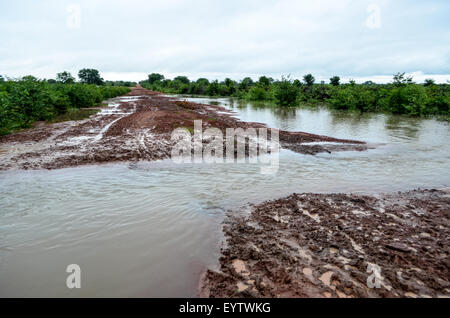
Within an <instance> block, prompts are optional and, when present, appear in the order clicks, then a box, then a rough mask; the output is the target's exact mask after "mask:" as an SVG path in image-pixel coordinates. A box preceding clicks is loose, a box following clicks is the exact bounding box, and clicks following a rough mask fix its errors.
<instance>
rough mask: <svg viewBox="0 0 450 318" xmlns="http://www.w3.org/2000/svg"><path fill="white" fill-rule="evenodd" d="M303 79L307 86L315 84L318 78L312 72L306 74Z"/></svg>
mask: <svg viewBox="0 0 450 318" xmlns="http://www.w3.org/2000/svg"><path fill="white" fill-rule="evenodd" d="M303 81H304V82H305V83H306V86H313V84H314V82H315V81H316V79H315V78H314V76H312V74H306V75H305V76H303Z"/></svg>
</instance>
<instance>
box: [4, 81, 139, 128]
mask: <svg viewBox="0 0 450 318" xmlns="http://www.w3.org/2000/svg"><path fill="white" fill-rule="evenodd" d="M129 91H130V89H129V88H126V87H118V86H97V85H90V84H82V83H74V84H62V83H55V84H51V83H49V82H48V81H45V80H38V79H36V78H35V77H32V76H26V77H24V78H22V79H21V80H17V81H3V82H0V134H6V133H8V132H10V131H12V130H16V129H20V128H25V127H29V126H30V125H31V123H33V122H35V121H38V120H50V119H53V118H55V117H56V116H57V115H61V114H64V113H66V112H67V110H68V109H72V108H83V107H92V106H95V105H98V104H99V103H100V102H101V101H102V100H104V99H107V98H112V97H115V96H119V95H124V94H126V93H128V92H129Z"/></svg>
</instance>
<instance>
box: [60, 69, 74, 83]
mask: <svg viewBox="0 0 450 318" xmlns="http://www.w3.org/2000/svg"><path fill="white" fill-rule="evenodd" d="M56 81H57V82H60V83H63V84H73V83H74V82H75V77H73V76H72V74H70V73H69V72H66V71H64V72H61V73H58V74H56Z"/></svg>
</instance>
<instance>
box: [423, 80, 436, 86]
mask: <svg viewBox="0 0 450 318" xmlns="http://www.w3.org/2000/svg"><path fill="white" fill-rule="evenodd" d="M434 84H435V82H434V79H431V78H428V79H426V80H425V83H424V84H423V85H424V86H433V85H434Z"/></svg>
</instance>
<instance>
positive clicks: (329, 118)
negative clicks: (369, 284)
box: [0, 98, 450, 297]
mask: <svg viewBox="0 0 450 318" xmlns="http://www.w3.org/2000/svg"><path fill="white" fill-rule="evenodd" d="M191 100H195V101H197V102H207V103H211V102H213V103H218V104H220V105H222V106H225V107H227V108H229V109H232V110H234V111H235V112H236V116H238V117H239V118H242V119H243V120H248V121H257V122H263V123H267V124H268V125H269V126H271V127H277V128H281V129H285V130H293V131H295V130H301V131H307V132H311V133H316V134H324V135H329V136H333V137H338V138H351V139H360V140H365V141H368V142H371V143H376V144H378V147H377V148H376V149H374V150H370V151H368V152H362V153H358V152H347V153H335V154H331V155H328V154H321V155H318V156H315V157H313V156H304V155H299V154H295V153H292V152H290V151H287V150H286V151H284V150H283V151H282V153H281V156H280V167H279V171H278V173H277V174H276V175H262V174H260V168H259V167H258V166H257V165H250V164H244V165H206V164H205V165H188V164H186V165H175V164H173V163H171V162H170V161H162V162H154V163H140V164H137V165H134V164H112V165H104V166H97V167H80V168H70V169H62V170H55V171H21V172H17V171H16V172H14V171H9V172H0V296H1V297H5V296H31V297H35V296H43V297H46V296H62V297H78V296H82V297H116V296H125V297H126V296H136V297H160V296H161V297H164V296H173V297H178V296H180V297H182V296H195V295H196V284H197V282H198V275H199V273H200V272H201V271H202V270H203V269H204V268H205V266H209V265H214V264H216V260H217V258H218V256H219V255H218V253H219V249H218V242H219V241H220V239H221V231H220V222H221V220H222V218H223V215H224V211H225V210H226V209H229V208H234V207H238V206H241V205H243V204H245V203H246V202H259V201H261V200H265V199H270V198H275V197H280V196H283V195H287V194H290V193H292V192H305V191H306V192H338V191H339V192H349V191H352V192H380V191H397V190H409V189H413V188H417V187H424V188H429V187H436V188H440V187H448V186H450V145H449V143H448V140H449V137H450V125H449V124H448V123H443V122H439V121H436V120H417V119H405V118H398V117H389V116H385V115H365V116H358V115H350V114H343V113H332V112H330V111H328V110H326V109H317V110H311V109H296V110H283V111H281V110H277V109H274V108H272V107H261V105H258V104H251V103H239V102H237V101H234V100H229V99H201V98H199V99H191ZM69 264H78V265H80V267H81V270H82V275H81V289H78V290H69V289H68V288H67V287H66V277H67V275H68V274H67V273H66V272H65V269H66V267H67V265H69Z"/></svg>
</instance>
